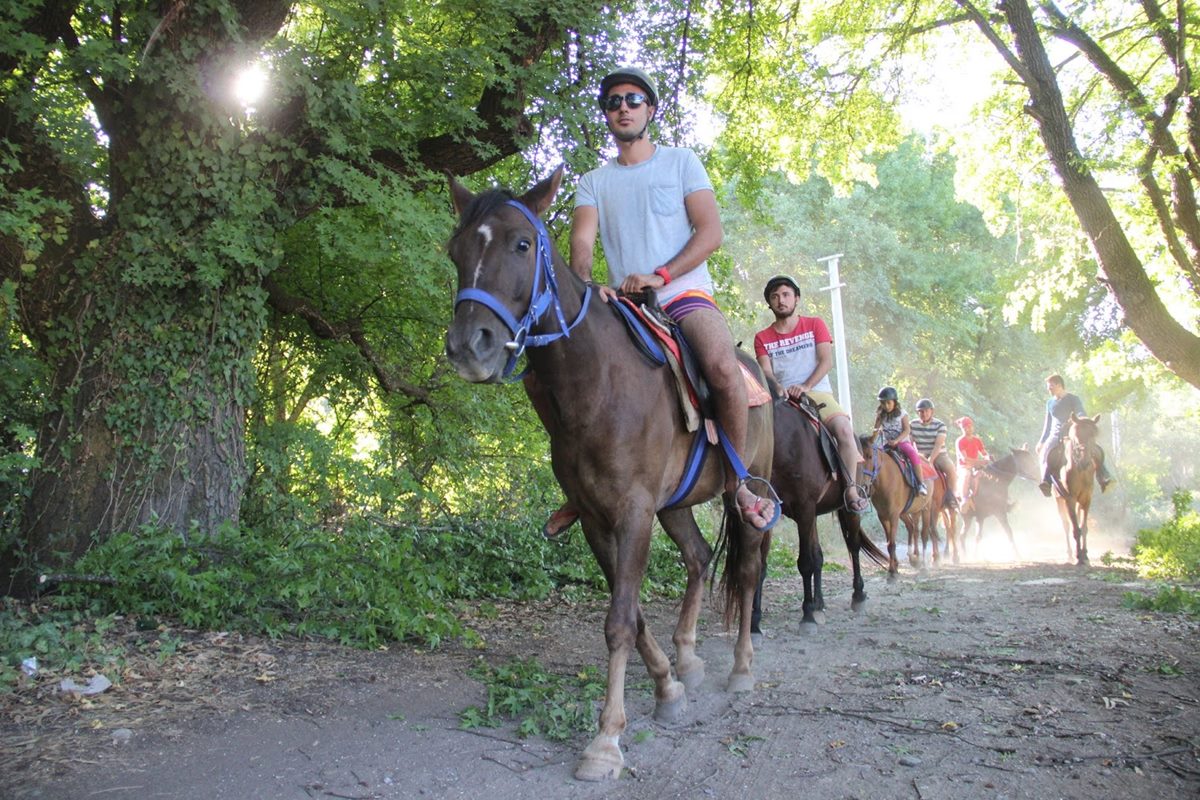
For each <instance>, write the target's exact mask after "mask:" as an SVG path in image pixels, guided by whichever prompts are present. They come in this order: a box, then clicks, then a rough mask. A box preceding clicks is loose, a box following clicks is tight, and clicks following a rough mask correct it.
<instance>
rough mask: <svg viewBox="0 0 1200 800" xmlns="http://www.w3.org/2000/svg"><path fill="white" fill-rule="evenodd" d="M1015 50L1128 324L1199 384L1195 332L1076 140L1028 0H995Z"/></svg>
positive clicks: (1049, 145) (1042, 128)
mask: <svg viewBox="0 0 1200 800" xmlns="http://www.w3.org/2000/svg"><path fill="white" fill-rule="evenodd" d="M1000 10H1001V11H1002V12H1003V14H1004V16H1005V18H1006V20H1007V21H1008V26H1009V29H1010V30H1011V31H1012V34H1013V41H1014V44H1015V46H1016V50H1017V53H1018V54H1019V56H1020V58H1021V62H1022V65H1023V68H1024V70H1025V71H1026V72H1027V74H1028V75H1029V76H1030V80H1029V81H1028V82H1027V83H1026V88H1027V89H1028V91H1029V96H1030V106H1031V109H1032V111H1033V116H1034V118H1035V119H1036V120H1037V122H1038V128H1039V132H1040V135H1041V139H1042V143H1043V144H1044V145H1045V147H1046V153H1047V155H1049V157H1050V160H1051V162H1052V163H1053V164H1054V168H1055V171H1056V172H1057V173H1058V175H1059V177H1060V178H1061V179H1062V183H1063V191H1064V192H1066V195H1067V199H1068V200H1069V201H1070V203H1071V207H1072V208H1073V209H1074V210H1075V215H1076V217H1078V219H1079V222H1080V224H1081V225H1082V227H1083V229H1084V231H1085V232H1086V234H1087V236H1088V239H1089V240H1090V241H1091V244H1092V247H1093V249H1094V250H1095V252H1096V256H1097V259H1098V260H1099V262H1100V265H1101V268H1102V269H1103V270H1104V276H1105V279H1106V283H1107V285H1108V286H1109V289H1110V290H1111V291H1112V293H1113V296H1114V297H1115V298H1116V299H1117V302H1118V303H1119V304H1120V306H1121V309H1122V311H1123V312H1124V316H1125V323H1126V324H1127V325H1128V326H1129V327H1130V328H1131V329H1133V331H1134V333H1135V334H1137V336H1138V338H1139V339H1141V340H1142V343H1143V344H1145V345H1146V347H1147V348H1149V350H1150V352H1151V353H1153V354H1154V356H1155V357H1156V358H1158V359H1159V360H1160V361H1162V362H1163V364H1164V365H1166V367H1167V368H1168V369H1169V370H1171V371H1172V372H1174V373H1175V374H1176V375H1178V376H1179V377H1180V378H1182V379H1183V380H1185V381H1187V382H1188V383H1190V384H1192V385H1193V386H1200V337H1198V336H1196V335H1195V334H1194V333H1192V332H1191V331H1189V330H1188V329H1187V328H1185V327H1184V326H1183V325H1181V324H1180V323H1179V321H1178V320H1176V319H1175V318H1174V317H1172V316H1171V314H1170V312H1168V311H1167V309H1166V307H1165V306H1164V305H1163V302H1162V298H1161V297H1159V295H1158V291H1157V289H1156V287H1155V285H1154V283H1153V282H1152V281H1151V280H1150V278H1149V276H1148V275H1147V274H1146V268H1145V266H1144V265H1143V264H1142V262H1141V259H1140V258H1139V257H1138V255H1137V253H1136V251H1134V249H1133V246H1132V245H1131V244H1130V243H1129V240H1128V238H1127V237H1126V235H1125V231H1124V229H1123V228H1122V227H1121V223H1120V221H1118V220H1117V218H1116V215H1115V214H1114V213H1113V210H1112V207H1111V206H1110V205H1109V203H1108V200H1107V198H1106V197H1105V196H1104V192H1103V191H1102V190H1101V189H1100V186H1099V184H1097V183H1096V179H1095V177H1094V176H1093V175H1092V173H1091V172H1090V170H1089V169H1088V167H1087V163H1086V161H1085V160H1084V158H1083V156H1082V154H1081V153H1080V152H1079V149H1078V147H1077V146H1076V144H1075V137H1074V132H1073V130H1072V129H1071V126H1070V121H1069V118H1068V117H1067V112H1066V108H1065V107H1064V104H1063V99H1062V92H1061V91H1060V90H1059V87H1058V83H1057V80H1056V78H1055V75H1054V69H1053V68H1052V67H1051V65H1050V59H1049V57H1048V56H1047V55H1046V49H1045V45H1044V44H1043V43H1042V40H1041V36H1040V34H1039V33H1038V29H1037V25H1036V23H1035V22H1034V19H1033V13H1032V12H1031V11H1030V9H1029V5H1028V4H1027V2H1026V0H1000Z"/></svg>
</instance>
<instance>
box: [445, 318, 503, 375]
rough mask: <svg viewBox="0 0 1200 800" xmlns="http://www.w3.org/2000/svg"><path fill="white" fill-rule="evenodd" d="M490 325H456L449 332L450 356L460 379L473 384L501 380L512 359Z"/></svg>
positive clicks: (447, 350) (447, 340)
mask: <svg viewBox="0 0 1200 800" xmlns="http://www.w3.org/2000/svg"><path fill="white" fill-rule="evenodd" d="M502 338H506V337H500V336H497V335H496V333H495V332H494V331H492V330H491V329H490V328H488V327H487V326H483V325H459V324H457V323H455V324H452V325H451V326H450V329H449V330H448V331H446V357H447V358H448V359H450V363H451V364H453V365H454V369H455V371H456V372H458V376H459V377H460V378H462V379H463V380H464V381H469V382H471V383H488V382H496V381H499V380H500V379H501V377H502V374H503V372H504V365H505V363H506V362H507V360H508V350H507V349H506V348H505V347H504V344H505V342H504V341H502Z"/></svg>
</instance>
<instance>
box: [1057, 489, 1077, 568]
mask: <svg viewBox="0 0 1200 800" xmlns="http://www.w3.org/2000/svg"><path fill="white" fill-rule="evenodd" d="M1055 502H1056V503H1058V516H1059V519H1061V520H1062V528H1063V537H1064V538H1065V539H1066V540H1067V561H1068V562H1071V561H1073V560H1074V559H1075V553H1074V551H1073V550H1072V549H1071V540H1072V539H1073V538H1074V536H1075V526H1074V525H1073V524H1072V523H1071V514H1070V511H1069V509H1068V508H1067V501H1066V500H1064V499H1063V498H1061V497H1059V498H1058V499H1056V500H1055Z"/></svg>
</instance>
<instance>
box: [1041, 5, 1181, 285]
mask: <svg viewBox="0 0 1200 800" xmlns="http://www.w3.org/2000/svg"><path fill="white" fill-rule="evenodd" d="M1148 1H1149V0H1146V2H1148ZM1041 7H1042V9H1043V10H1044V11H1045V12H1046V14H1047V15H1049V17H1050V18H1051V20H1053V22H1054V27H1053V28H1052V29H1051V32H1052V33H1053V35H1054V36H1055V38H1057V39H1061V40H1062V41H1065V42H1068V43H1070V44H1072V45H1074V46H1075V47H1076V48H1077V49H1078V50H1079V52H1081V53H1083V55H1084V57H1085V58H1087V60H1088V63H1090V64H1091V65H1092V67H1093V68H1094V69H1095V70H1096V71H1097V72H1098V73H1100V75H1101V76H1103V77H1104V78H1105V79H1106V80H1107V81H1108V83H1109V84H1110V85H1111V86H1112V87H1113V89H1114V90H1115V91H1116V92H1117V95H1118V96H1119V97H1121V98H1122V99H1123V100H1124V101H1125V103H1126V104H1127V105H1128V106H1129V108H1130V109H1131V110H1132V111H1133V113H1134V114H1135V115H1136V116H1137V117H1138V119H1140V120H1141V121H1142V125H1143V127H1144V128H1145V129H1146V134H1147V136H1148V137H1149V139H1150V148H1149V149H1148V150H1147V153H1146V156H1145V157H1144V158H1143V159H1142V169H1141V171H1140V172H1141V182H1142V186H1143V187H1144V188H1145V189H1146V191H1147V196H1148V197H1149V199H1150V202H1151V204H1152V205H1154V208H1155V212H1156V214H1157V215H1158V218H1159V227H1160V228H1161V229H1162V231H1163V235H1164V236H1165V237H1166V238H1167V241H1168V246H1169V247H1170V252H1171V254H1172V256H1173V257H1174V259H1175V261H1176V263H1178V265H1179V267H1180V268H1181V269H1182V270H1183V271H1184V272H1185V274H1187V275H1188V276H1189V278H1190V279H1191V281H1192V285H1193V286H1194V287H1195V286H1197V285H1198V284H1197V282H1196V277H1197V271H1196V258H1197V256H1198V255H1200V216H1198V215H1197V208H1196V194H1195V188H1194V185H1193V181H1194V180H1197V179H1200V173H1196V172H1195V171H1190V170H1189V168H1188V161H1187V160H1186V159H1181V158H1180V156H1181V155H1182V152H1181V150H1180V147H1179V143H1178V142H1177V141H1176V140H1175V137H1174V136H1172V135H1171V131H1170V122H1171V116H1172V115H1173V109H1174V108H1175V106H1176V104H1177V102H1178V99H1179V96H1180V94H1181V93H1182V91H1183V89H1184V88H1185V87H1184V86H1181V85H1180V84H1179V82H1178V81H1177V82H1176V85H1175V87H1173V88H1172V89H1171V91H1170V92H1169V93H1168V95H1167V97H1166V98H1165V100H1164V102H1163V109H1164V113H1163V114H1162V115H1159V114H1158V113H1156V112H1155V110H1154V105H1153V103H1151V102H1150V100H1149V99H1148V98H1147V97H1146V95H1145V94H1144V93H1143V92H1142V90H1141V89H1140V88H1139V87H1138V85H1137V83H1136V82H1134V80H1133V79H1132V78H1131V77H1130V76H1129V74H1128V73H1127V72H1125V71H1124V70H1123V69H1121V67H1120V65H1119V64H1117V63H1116V61H1114V60H1113V59H1112V57H1111V56H1109V54H1108V53H1107V52H1106V51H1105V50H1104V48H1102V47H1101V46H1100V45H1099V44H1098V43H1097V42H1096V40H1095V39H1093V38H1092V37H1091V36H1089V35H1088V33H1087V32H1086V31H1084V30H1083V29H1082V28H1080V27H1079V26H1078V25H1076V24H1075V23H1074V22H1072V21H1071V20H1070V19H1069V18H1068V17H1067V15H1066V14H1064V13H1063V12H1062V11H1061V10H1060V9H1059V8H1058V7H1057V6H1055V5H1054V3H1053V2H1049V1H1047V2H1043V3H1042V4H1041ZM1162 24H1165V23H1163V22H1161V21H1160V23H1159V24H1158V25H1156V27H1161V26H1162ZM1168 33H1169V31H1168ZM1160 40H1161V41H1163V42H1164V44H1165V45H1166V46H1170V45H1171V43H1172V39H1171V37H1169V36H1167V37H1165V38H1163V37H1160ZM1172 61H1175V58H1174V56H1172ZM1176 63H1177V62H1176ZM1181 72H1182V74H1184V75H1186V74H1187V69H1186V68H1184V69H1183V70H1182V71H1181ZM1155 151H1157V152H1158V153H1160V154H1162V155H1163V156H1165V157H1166V158H1167V159H1169V163H1170V164H1172V165H1179V166H1169V167H1168V169H1169V170H1170V171H1169V175H1170V179H1171V187H1172V197H1173V203H1174V216H1173V217H1172V216H1171V215H1164V214H1163V211H1164V210H1165V209H1164V208H1163V207H1162V206H1161V204H1162V203H1163V202H1164V201H1165V197H1164V196H1163V193H1162V190H1161V189H1160V188H1159V186H1158V182H1157V181H1156V180H1155V179H1154V172H1153V169H1152V166H1153V163H1154V161H1155V160H1156V158H1157V156H1156V154H1155ZM1176 226H1178V227H1179V228H1180V229H1181V230H1182V231H1183V233H1184V236H1185V237H1186V239H1187V242H1188V245H1189V248H1190V250H1191V254H1190V255H1188V254H1186V253H1184V252H1183V250H1182V248H1180V247H1178V243H1179V242H1178V237H1177V235H1176V233H1175V227H1176ZM1172 242H1173V243H1174V244H1175V246H1173V247H1171V246H1170V245H1171V244H1172Z"/></svg>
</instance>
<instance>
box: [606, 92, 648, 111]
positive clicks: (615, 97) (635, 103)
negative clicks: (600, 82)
mask: <svg viewBox="0 0 1200 800" xmlns="http://www.w3.org/2000/svg"><path fill="white" fill-rule="evenodd" d="M646 99H647V98H646V95H644V94H642V93H641V92H630V93H629V94H610V95H609V96H608V97H605V98H604V99H603V100H601V101H600V107H601V108H602V109H604V110H605V111H616V110H617V109H618V108H620V107H621V102H622V101H624V103H625V105H627V106H629V107H630V108H638V107H639V106H641V104H642V103H644V102H646Z"/></svg>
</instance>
